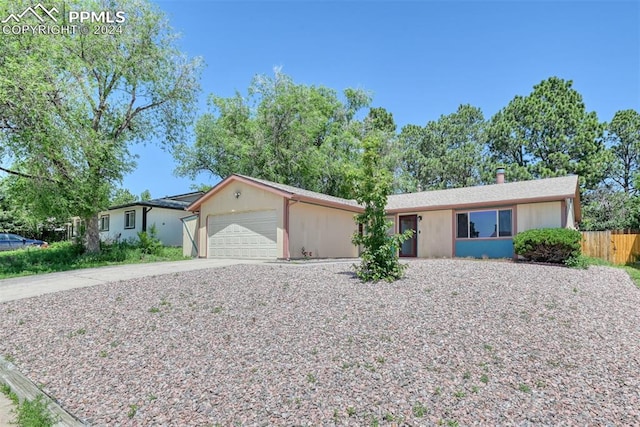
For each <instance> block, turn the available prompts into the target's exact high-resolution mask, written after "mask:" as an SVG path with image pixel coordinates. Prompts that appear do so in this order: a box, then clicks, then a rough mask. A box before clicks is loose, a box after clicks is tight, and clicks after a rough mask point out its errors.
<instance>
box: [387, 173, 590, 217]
mask: <svg viewBox="0 0 640 427" xmlns="http://www.w3.org/2000/svg"><path fill="white" fill-rule="evenodd" d="M577 188H578V176H577V175H571V176H563V177H559V178H545V179H536V180H531V181H518V182H510V183H504V184H491V185H481V186H477V187H464V188H452V189H448V190H434V191H422V192H419V193H406V194H394V195H391V196H389V198H388V201H387V211H390V212H393V211H397V210H407V209H419V208H427V209H434V208H440V207H441V208H445V207H449V208H450V207H455V206H460V207H470V206H473V205H486V204H489V203H515V202H519V203H521V202H527V201H530V202H532V201H541V200H551V199H554V200H561V199H563V198H566V197H574V196H575V194H576V190H577Z"/></svg>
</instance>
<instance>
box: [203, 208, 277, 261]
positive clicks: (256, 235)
mask: <svg viewBox="0 0 640 427" xmlns="http://www.w3.org/2000/svg"><path fill="white" fill-rule="evenodd" d="M276 224H277V222H276V211H274V210H271V211H257V212H239V213H233V214H227V215H216V216H210V217H209V219H208V224H207V227H208V228H207V229H208V235H209V236H208V245H209V251H208V252H207V254H208V257H209V258H277V257H278V247H277V235H276V230H277V226H276Z"/></svg>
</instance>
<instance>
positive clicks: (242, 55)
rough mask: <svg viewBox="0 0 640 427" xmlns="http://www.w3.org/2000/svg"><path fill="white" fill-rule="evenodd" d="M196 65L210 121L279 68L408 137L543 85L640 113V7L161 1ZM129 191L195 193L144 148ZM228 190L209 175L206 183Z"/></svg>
mask: <svg viewBox="0 0 640 427" xmlns="http://www.w3.org/2000/svg"><path fill="white" fill-rule="evenodd" d="M156 3H157V4H158V6H159V8H160V9H161V10H163V11H164V12H165V13H166V14H167V16H168V17H169V20H170V22H171V25H172V26H173V27H174V29H176V30H177V31H179V32H180V33H181V34H182V38H181V40H180V42H179V44H180V46H181V48H182V50H183V51H184V52H185V53H187V54H188V55H190V56H201V57H203V58H204V61H205V63H206V68H205V69H204V71H203V73H202V89H203V91H202V93H201V95H200V112H201V113H203V112H205V111H206V98H207V96H208V95H209V94H211V93H215V94H217V95H220V96H232V95H233V94H234V92H235V91H236V90H238V91H240V92H241V93H243V94H246V89H247V87H248V86H249V84H250V82H251V79H252V77H253V76H254V75H256V74H272V72H273V68H274V67H282V71H283V72H284V73H285V74H287V75H289V76H291V77H292V78H293V79H294V80H295V81H296V82H297V83H304V84H309V85H324V86H327V87H330V88H332V89H335V90H336V91H339V92H341V91H342V90H343V89H345V88H347V87H355V88H364V89H367V90H369V91H371V92H372V93H373V106H376V107H384V108H386V109H387V110H388V111H390V112H392V113H393V116H394V118H395V120H396V123H397V124H398V126H399V127H402V126H404V125H406V124H418V125H424V124H425V123H426V122H427V121H429V120H436V119H437V118H438V117H439V116H441V115H443V114H450V113H452V112H454V111H455V110H456V108H457V107H458V105H460V104H466V103H469V104H472V105H474V106H476V107H479V108H480V109H482V111H483V113H484V115H485V118H489V117H491V116H492V115H493V114H495V113H496V112H497V111H498V110H500V109H501V108H503V107H504V106H506V105H507V104H508V102H509V101H510V100H511V99H512V98H513V97H514V96H515V95H527V94H529V93H530V92H531V91H532V89H533V86H534V85H535V84H537V83H539V82H540V81H542V80H544V79H546V78H548V77H551V76H558V77H561V78H564V79H570V80H573V83H574V88H575V89H576V90H578V92H580V93H581V94H582V96H583V100H584V102H585V104H586V107H587V110H588V111H595V112H596V113H597V114H598V118H599V119H600V120H601V121H602V120H606V121H608V120H611V118H612V117H613V115H614V114H615V112H616V111H618V110H624V109H629V108H633V109H636V110H640V2H638V1H626V2H620V1H575V0H574V1H559V2H555V1H535V2H534V1H495V2H489V1H456V0H454V1H446V2H445V1H406V2H405V1H347V2H337V1H335V2H328V1H327V2H312V1H297V2H293V1H289V2H276V1H269V0H267V1H260V2H247V1H237V2H230V1H225V2H219V1H209V2H205V1H193V0H181V1H162V0H156ZM133 152H134V153H136V154H138V155H139V159H138V168H137V170H136V171H135V172H134V173H132V174H130V175H128V176H127V177H126V178H125V180H124V182H123V187H124V188H128V189H129V190H131V191H132V192H133V193H134V194H140V193H141V192H142V191H143V190H145V189H149V190H150V191H151V195H152V196H153V197H160V196H165V195H169V194H178V193H182V192H187V191H189V187H190V185H191V184H192V183H193V182H192V181H189V180H187V179H184V178H178V177H176V176H174V175H173V170H174V169H175V166H176V164H175V161H174V160H173V158H172V156H171V155H170V154H169V153H166V152H164V151H162V150H161V149H160V148H158V146H156V145H154V144H152V143H151V144H147V145H146V146H138V147H135V148H134V149H133ZM218 180H219V179H217V178H214V177H210V176H208V175H204V174H202V175H201V176H200V177H198V179H197V181H196V183H209V184H215V183H216V182H218Z"/></svg>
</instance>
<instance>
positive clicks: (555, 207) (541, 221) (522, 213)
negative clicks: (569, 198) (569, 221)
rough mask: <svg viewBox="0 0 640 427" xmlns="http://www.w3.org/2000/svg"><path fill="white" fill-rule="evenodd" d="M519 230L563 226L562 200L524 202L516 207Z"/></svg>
mask: <svg viewBox="0 0 640 427" xmlns="http://www.w3.org/2000/svg"><path fill="white" fill-rule="evenodd" d="M516 209H517V224H518V229H517V231H518V232H521V231H526V230H531V229H532V228H557V227H562V204H561V202H543V203H529V204H522V205H518V206H517V207H516Z"/></svg>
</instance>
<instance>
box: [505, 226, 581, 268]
mask: <svg viewBox="0 0 640 427" xmlns="http://www.w3.org/2000/svg"><path fill="white" fill-rule="evenodd" d="M581 241H582V234H581V233H580V232H579V231H577V230H570V229H567V228H540V229H534V230H527V231H523V232H521V233H518V234H516V236H515V237H514V238H513V247H514V249H515V251H516V254H518V255H520V256H523V257H524V258H526V259H528V260H530V261H536V262H552V263H558V264H567V265H571V264H572V262H573V261H572V260H576V259H579V258H580V255H581V254H580V242H581Z"/></svg>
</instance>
